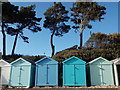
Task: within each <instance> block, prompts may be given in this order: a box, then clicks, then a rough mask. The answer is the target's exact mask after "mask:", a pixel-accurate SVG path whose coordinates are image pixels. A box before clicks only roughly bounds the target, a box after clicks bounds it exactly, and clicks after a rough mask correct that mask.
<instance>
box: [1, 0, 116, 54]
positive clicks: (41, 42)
mask: <svg viewBox="0 0 120 90" xmlns="http://www.w3.org/2000/svg"><path fill="white" fill-rule="evenodd" d="M12 4H14V5H17V6H29V5H32V4H35V5H36V9H35V11H36V16H37V17H42V20H41V22H40V24H41V25H40V26H41V28H42V31H41V32H38V33H32V32H30V31H25V32H24V35H26V36H28V37H29V42H30V43H29V44H28V43H25V42H23V40H22V39H21V38H19V39H18V42H17V46H16V50H15V53H16V54H24V55H46V56H51V47H50V35H51V33H50V31H49V29H45V28H43V22H44V20H45V19H44V15H43V13H44V12H45V11H46V9H48V8H49V7H51V6H52V5H53V2H24V3H23V2H12ZM62 4H63V5H64V6H66V9H67V10H70V8H71V6H72V2H62ZM99 4H100V5H103V6H105V7H106V15H104V18H105V19H104V20H102V21H101V22H98V21H97V22H91V24H92V26H93V28H92V29H91V30H90V29H85V30H84V35H83V38H84V40H83V43H85V41H87V40H88V39H89V37H90V31H92V33H97V32H102V33H106V34H108V33H118V3H117V2H99ZM69 24H70V25H72V23H71V22H69ZM0 37H2V34H1V32H0ZM13 41H14V36H9V35H7V54H11V51H12V46H13ZM0 42H1V44H0V49H1V50H2V38H0ZM54 45H55V47H56V50H55V52H58V51H61V50H64V49H66V48H69V47H72V46H74V45H79V33H75V32H74V30H73V29H71V30H70V31H69V33H67V34H64V36H63V37H56V36H55V37H54Z"/></svg>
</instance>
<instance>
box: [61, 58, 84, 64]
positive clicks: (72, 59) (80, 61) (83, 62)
mask: <svg viewBox="0 0 120 90" xmlns="http://www.w3.org/2000/svg"><path fill="white" fill-rule="evenodd" d="M73 59H77V60H79V61H80V62H81V63H86V62H85V61H83V60H82V59H80V58H78V57H76V56H72V57H70V58H68V59H66V60H65V61H63V62H62V63H66V62H68V61H70V60H73Z"/></svg>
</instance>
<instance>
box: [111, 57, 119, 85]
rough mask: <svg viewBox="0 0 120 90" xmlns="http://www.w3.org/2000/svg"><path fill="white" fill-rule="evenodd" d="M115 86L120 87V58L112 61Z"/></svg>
mask: <svg viewBox="0 0 120 90" xmlns="http://www.w3.org/2000/svg"><path fill="white" fill-rule="evenodd" d="M112 62H113V69H114V70H113V71H114V80H115V85H116V86H120V58H117V59H114V60H112Z"/></svg>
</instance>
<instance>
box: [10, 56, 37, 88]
mask: <svg viewBox="0 0 120 90" xmlns="http://www.w3.org/2000/svg"><path fill="white" fill-rule="evenodd" d="M34 74H35V64H34V62H32V61H30V60H26V59H23V58H18V59H16V60H15V61H13V62H11V71H10V80H9V85H8V86H11V87H15V86H17V87H18V86H19V87H30V86H34V81H35V80H34Z"/></svg>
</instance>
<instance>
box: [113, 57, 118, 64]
mask: <svg viewBox="0 0 120 90" xmlns="http://www.w3.org/2000/svg"><path fill="white" fill-rule="evenodd" d="M112 62H113V63H118V64H120V58H116V59H114V60H112Z"/></svg>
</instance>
